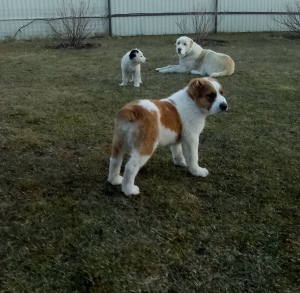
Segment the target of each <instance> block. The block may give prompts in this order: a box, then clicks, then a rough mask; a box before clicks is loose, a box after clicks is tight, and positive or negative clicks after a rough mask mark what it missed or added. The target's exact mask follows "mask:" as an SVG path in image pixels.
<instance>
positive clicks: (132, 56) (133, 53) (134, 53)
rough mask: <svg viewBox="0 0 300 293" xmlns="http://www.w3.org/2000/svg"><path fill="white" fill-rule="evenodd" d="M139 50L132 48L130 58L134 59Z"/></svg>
mask: <svg viewBox="0 0 300 293" xmlns="http://www.w3.org/2000/svg"><path fill="white" fill-rule="evenodd" d="M138 52H139V50H137V49H134V50H132V51H131V52H130V54H129V58H130V60H132V59H133V58H134V57H136V54H137V53H138Z"/></svg>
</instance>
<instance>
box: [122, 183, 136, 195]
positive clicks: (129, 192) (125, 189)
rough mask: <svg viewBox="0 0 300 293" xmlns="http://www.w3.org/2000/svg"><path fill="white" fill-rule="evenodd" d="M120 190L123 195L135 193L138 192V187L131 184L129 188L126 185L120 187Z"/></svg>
mask: <svg viewBox="0 0 300 293" xmlns="http://www.w3.org/2000/svg"><path fill="white" fill-rule="evenodd" d="M122 191H123V192H124V193H125V195H136V194H139V193H140V189H139V188H138V186H136V185H133V186H131V187H129V188H128V187H126V188H123V187H122Z"/></svg>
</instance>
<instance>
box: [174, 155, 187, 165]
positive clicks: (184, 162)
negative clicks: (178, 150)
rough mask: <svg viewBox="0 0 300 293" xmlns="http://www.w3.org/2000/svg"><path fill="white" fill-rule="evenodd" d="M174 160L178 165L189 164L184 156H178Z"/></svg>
mask: <svg viewBox="0 0 300 293" xmlns="http://www.w3.org/2000/svg"><path fill="white" fill-rule="evenodd" d="M173 160H174V165H176V166H183V167H186V166H187V164H186V161H185V158H184V157H181V158H176V159H173Z"/></svg>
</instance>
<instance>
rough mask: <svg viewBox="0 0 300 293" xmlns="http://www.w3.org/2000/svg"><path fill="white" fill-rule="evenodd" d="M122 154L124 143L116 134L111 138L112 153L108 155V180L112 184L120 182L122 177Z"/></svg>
mask: <svg viewBox="0 0 300 293" xmlns="http://www.w3.org/2000/svg"><path fill="white" fill-rule="evenodd" d="M123 156H124V143H123V141H122V140H121V139H120V138H117V136H115V137H114V139H113V145H112V154H111V157H110V164H109V175H108V179H107V180H108V181H109V182H110V183H111V184H112V185H119V184H122V181H123V177H122V176H120V170H121V165H122V161H123Z"/></svg>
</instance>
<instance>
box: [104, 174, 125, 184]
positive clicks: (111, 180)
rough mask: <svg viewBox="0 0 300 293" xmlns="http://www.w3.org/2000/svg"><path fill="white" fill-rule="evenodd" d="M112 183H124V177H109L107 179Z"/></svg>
mask: <svg viewBox="0 0 300 293" xmlns="http://www.w3.org/2000/svg"><path fill="white" fill-rule="evenodd" d="M107 180H108V181H109V182H110V183H111V184H112V185H120V184H122V181H123V177H122V176H120V175H118V176H116V177H114V178H108V179H107Z"/></svg>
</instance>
